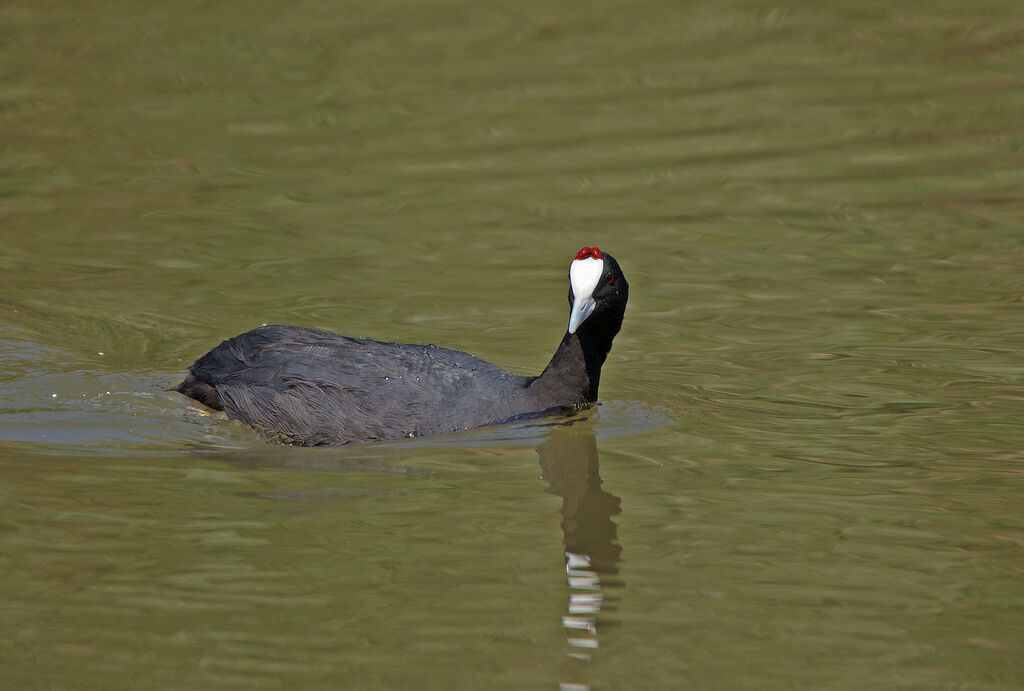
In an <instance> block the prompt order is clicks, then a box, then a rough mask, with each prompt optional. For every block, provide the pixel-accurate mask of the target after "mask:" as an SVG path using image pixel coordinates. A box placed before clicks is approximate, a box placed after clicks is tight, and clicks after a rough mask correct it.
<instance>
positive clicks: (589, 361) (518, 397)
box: [174, 247, 629, 446]
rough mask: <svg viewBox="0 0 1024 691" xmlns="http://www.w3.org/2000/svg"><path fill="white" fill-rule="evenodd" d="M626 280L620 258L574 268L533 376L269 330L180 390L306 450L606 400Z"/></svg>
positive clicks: (470, 360)
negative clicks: (560, 322) (558, 326)
mask: <svg viewBox="0 0 1024 691" xmlns="http://www.w3.org/2000/svg"><path fill="white" fill-rule="evenodd" d="M628 296H629V285H628V284H627V283H626V278H625V277H624V276H623V275H622V271H621V270H620V269H619V265H618V262H616V261H615V259H613V258H612V256H611V255H609V254H606V253H604V252H601V251H600V250H599V249H598V248H596V247H584V248H583V249H581V250H580V251H579V253H578V254H577V255H576V258H575V259H574V260H573V261H572V263H571V264H570V267H569V304H570V305H571V306H572V307H571V310H570V313H569V327H568V329H567V330H566V333H565V336H564V337H563V338H562V342H561V344H559V346H558V349H557V350H556V351H555V354H554V356H553V357H552V358H551V362H550V363H548V366H547V367H545V368H544V371H543V372H542V373H541V374H540V375H539V376H536V377H524V376H520V375H516V374H512V373H510V372H506V371H505V370H503V369H501V368H499V367H497V366H495V365H492V364H491V363H489V362H486V361H484V360H481V359H479V358H476V357H474V356H472V355H469V354H467V353H463V352H461V351H458V350H449V349H447V348H437V347H435V346H432V345H430V346H425V345H410V344H403V343H383V342H380V341H372V340H368V339H363V338H349V337H346V336H338V335H336V334H333V333H328V332H325V331H316V330H314V329H306V328H302V327H298V326H285V325H275V326H262V327H260V328H258V329H253V330H252V331H248V332H246V333H244V334H241V335H239V336H235V337H234V338H231V339H228V340H226V341H224V342H223V343H221V344H220V345H219V346H217V347H216V348H214V349H213V350H211V351H210V352H208V353H206V354H205V355H203V356H202V357H200V358H199V359H198V360H196V361H195V363H193V364H192V365H191V366H190V367H189V373H188V375H187V376H186V377H185V381H183V382H182V383H181V384H179V385H178V386H176V387H175V388H174V390H175V391H180V392H181V393H183V394H185V395H186V396H189V397H191V398H194V399H195V400H197V401H199V402H200V403H203V404H204V405H207V406H209V407H210V408H214V409H216V410H223V411H224V412H225V413H227V416H228V417H229V418H232V419H234V420H241V421H242V422H245V423H248V424H250V425H252V426H254V427H256V428H258V429H261V430H263V431H265V432H269V433H272V434H273V436H275V437H283V439H284V440H285V441H288V442H291V443H295V444H303V445H309V446H319V445H327V444H349V443H354V442H366V441H375V440H384V439H398V438H401V437H417V436H421V435H431V434H442V433H445V432H452V431H455V430H463V429H469V428H472V427H480V426H483V425H489V424H496V423H500V422H506V421H509V420H512V419H514V418H517V417H520V416H523V415H528V414H533V413H541V412H546V411H554V410H558V409H565V408H575V407H580V406H584V405H587V404H590V403H593V402H595V401H596V400H597V389H598V384H599V383H600V379H601V366H602V365H603V364H604V361H605V358H606V357H607V356H608V351H609V350H610V349H611V347H612V339H613V338H615V334H617V333H618V331H619V328H620V327H621V326H622V316H623V314H624V313H625V310H626V300H627V298H628Z"/></svg>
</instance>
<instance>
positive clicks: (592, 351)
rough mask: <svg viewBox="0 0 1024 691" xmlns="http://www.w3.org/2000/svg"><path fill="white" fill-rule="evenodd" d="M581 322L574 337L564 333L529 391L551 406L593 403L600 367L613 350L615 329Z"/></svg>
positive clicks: (598, 382) (598, 381)
mask: <svg viewBox="0 0 1024 691" xmlns="http://www.w3.org/2000/svg"><path fill="white" fill-rule="evenodd" d="M600 326H601V325H600V324H597V323H595V324H587V323H584V324H583V325H582V326H581V327H580V328H579V329H578V330H577V331H576V333H574V334H571V333H568V332H566V334H565V336H564V337H563V338H562V342H561V344H559V346H558V350H556V351H555V354H554V356H553V357H552V358H551V362H549V363H548V366H547V367H545V368H544V371H543V372H542V373H541V375H540V376H539V377H537V378H536V379H535V380H534V381H533V383H532V384H531V385H530V388H531V389H532V390H533V391H535V392H536V394H535V395H537V396H538V397H540V398H541V399H542V400H544V401H545V402H546V403H549V404H550V406H551V407H555V406H574V405H581V404H584V403H593V402H595V401H596V400H597V389H598V385H599V384H600V383H601V366H602V365H604V361H605V359H606V358H607V357H608V351H610V350H611V348H612V339H613V338H614V337H615V332H617V331H618V328H612V329H608V328H605V329H602V328H599V327H600Z"/></svg>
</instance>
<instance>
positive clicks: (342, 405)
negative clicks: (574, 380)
mask: <svg viewBox="0 0 1024 691" xmlns="http://www.w3.org/2000/svg"><path fill="white" fill-rule="evenodd" d="M189 370H190V375H189V376H188V377H187V378H186V380H185V381H184V382H182V384H181V385H179V387H178V390H179V391H181V392H182V393H184V394H185V395H187V396H191V397H192V398H195V399H196V400H198V401H200V402H202V403H205V404H206V405H209V406H211V407H213V408H218V409H221V410H224V411H225V412H226V413H227V414H228V416H229V417H231V418H234V419H238V420H241V421H243V422H246V423H248V424H251V425H256V426H259V427H262V428H265V429H268V430H274V431H276V432H279V433H281V434H283V435H284V436H286V437H288V438H290V439H292V440H294V441H296V442H299V443H302V444H314V445H315V444H339V443H346V442H350V441H368V440H375V439H395V438H399V437H404V436H419V435H425V434H438V433H443V432H450V431H453V430H456V429H464V428H467V427H476V426H479V425H485V424H488V423H492V422H499V421H501V420H504V419H507V418H510V417H512V416H514V415H516V414H517V413H520V412H523V411H522V410H520V408H521V407H522V406H523V405H525V404H526V387H527V386H528V385H529V383H530V382H531V381H532V380H533V378H532V377H522V376H517V375H513V374H510V373H508V372H506V371H504V370H502V369H501V368H499V367H496V366H495V365H492V364H491V363H489V362H486V361H484V360H481V359H479V358H477V357H474V356H472V355H469V354H467V353H463V352H460V351H457V350H449V349H447V348H437V347H435V346H423V345H408V344H400V343H383V342H380V341H373V340H367V339H360V338H348V337H345V336H339V335H336V334H332V333H327V332H324V331H316V330H313V329H305V328H300V327H295V326H283V325H275V326H264V327H260V328H258V329H254V330H252V331H249V332H246V333H244V334H241V335H239V336H236V337H234V338H232V339H229V340H227V341H224V342H223V343H221V344H220V345H219V346H217V347H216V348H214V349H213V350H211V351H210V352H208V353H207V354H205V355H203V356H202V357H201V358H199V359H198V360H197V361H196V362H195V363H194V364H193V365H192V366H191V367H190V368H189Z"/></svg>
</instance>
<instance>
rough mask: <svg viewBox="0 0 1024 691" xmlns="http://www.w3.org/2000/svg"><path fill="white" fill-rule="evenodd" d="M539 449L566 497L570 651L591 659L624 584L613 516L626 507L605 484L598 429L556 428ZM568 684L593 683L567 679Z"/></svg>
mask: <svg viewBox="0 0 1024 691" xmlns="http://www.w3.org/2000/svg"><path fill="white" fill-rule="evenodd" d="M537 453H538V455H539V456H540V466H541V471H542V477H543V479H544V480H545V481H546V482H547V483H548V491H549V492H551V493H552V494H557V495H558V496H560V497H561V498H562V532H563V535H564V538H565V573H566V581H567V583H568V586H569V606H568V611H567V613H566V614H564V615H562V626H563V627H565V629H566V633H567V636H568V642H569V656H570V657H572V658H574V659H577V660H581V661H584V662H586V661H589V660H590V657H591V655H592V654H593V650H594V649H596V648H597V647H598V622H599V618H598V617H599V615H600V614H601V612H602V611H605V612H607V611H608V610H609V609H610V605H611V600H612V599H613V596H611V595H610V594H609V592H608V589H609V588H619V587H622V585H623V584H622V582H621V581H620V580H617V579H616V578H615V576H616V575H617V574H618V571H619V568H618V564H619V559H620V558H621V555H622V547H621V546H619V544H618V543H617V541H616V540H617V534H616V533H617V531H616V526H615V523H614V522H613V521H612V516H615V515H617V514H618V513H619V512H620V500H619V498H618V497H616V496H615V495H613V494H610V493H608V492H605V491H604V490H602V489H601V475H600V472H599V468H598V460H597V439H596V437H595V436H594V433H593V432H592V431H590V430H580V429H572V428H570V427H559V428H555V429H553V430H552V431H551V434H550V436H549V437H548V439H546V440H545V441H544V442H543V443H542V444H541V445H540V446H539V447H537ZM601 621H602V622H604V621H605V620H604V619H601ZM562 688H563V689H565V690H566V691H568V690H569V689H572V690H576V689H580V690H582V689H586V688H588V687H587V686H585V685H579V684H562Z"/></svg>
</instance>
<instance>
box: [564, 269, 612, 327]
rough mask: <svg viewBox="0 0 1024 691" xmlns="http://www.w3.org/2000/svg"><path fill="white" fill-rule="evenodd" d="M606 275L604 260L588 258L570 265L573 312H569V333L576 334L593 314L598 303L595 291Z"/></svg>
mask: <svg viewBox="0 0 1024 691" xmlns="http://www.w3.org/2000/svg"><path fill="white" fill-rule="evenodd" d="M602 273H604V260H602V259H594V258H593V257H587V258H586V259H576V260H574V261H573V263H572V264H571V265H569V285H570V286H571V287H572V311H570V312H569V333H571V334H574V333H576V329H578V328H580V324H582V323H583V322H584V321H586V319H587V317H589V316H590V315H591V313H593V311H594V308H595V307H597V303H596V302H594V290H595V289H596V288H597V283H598V281H600V280H601V274H602Z"/></svg>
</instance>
